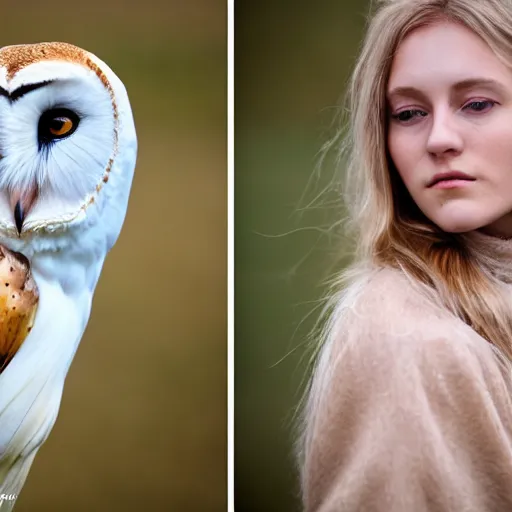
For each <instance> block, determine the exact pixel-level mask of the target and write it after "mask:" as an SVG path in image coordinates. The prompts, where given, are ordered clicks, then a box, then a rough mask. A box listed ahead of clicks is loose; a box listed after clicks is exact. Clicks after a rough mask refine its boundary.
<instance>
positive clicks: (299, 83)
mask: <svg viewBox="0 0 512 512" xmlns="http://www.w3.org/2000/svg"><path fill="white" fill-rule="evenodd" d="M235 7H236V30H235V38H236V40H235V92H236V96H235V128H236V139H235V175H236V179H235V260H236V267H235V311H236V316H235V494H236V499H235V504H236V510H237V512H253V511H254V512H261V511H279V512H288V511H290V512H291V511H296V510H300V501H299V498H298V496H299V488H298V474H297V470H296V468H295V461H294V458H293V442H294V439H295V438H294V435H295V433H294V430H293V426H294V422H293V420H294V413H295V409H296V406H297V404H298V401H299V398H300V396H301V392H302V386H303V383H304V378H305V376H306V368H307V360H308V357H309V355H310V352H309V351H308V350H307V348H306V345H307V343H308V342H307V335H308V333H309V331H310V329H311V328H312V326H313V324H314V322H315V320H316V319H317V316H318V314H319V310H318V306H320V302H319V299H320V298H321V296H322V294H323V292H324V291H325V288H324V286H323V282H324V280H325V279H326V278H327V277H329V275H330V272H331V271H332V270H333V264H334V263H335V262H336V266H335V267H334V268H336V269H340V266H341V265H342V264H343V262H344V249H343V245H342V242H341V238H340V237H339V233H338V234H337V235H336V231H335V230H334V231H329V230H330V228H332V226H333V224H334V223H335V222H336V221H338V220H339V218H340V216H341V215H342V208H341V205H340V204H339V198H338V197H337V195H336V194H333V193H329V194H327V195H325V197H323V198H322V204H323V206H322V207H321V208H306V209H305V210H302V209H301V207H304V206H305V205H307V204H308V202H309V201H310V200H312V199H313V198H314V197H315V195H316V194H317V193H318V192H319V191H321V190H322V189H323V188H324V187H326V186H327V185H328V184H329V182H330V181H331V179H332V177H333V168H332V164H331V163H330V161H327V163H326V165H325V167H324V168H323V170H322V172H321V174H320V175H319V176H317V175H316V174H315V166H316V164H317V162H318V152H319V150H320V148H321V147H322V145H323V143H325V142H326V141H327V140H328V137H329V136H331V135H332V134H333V131H332V127H331V123H332V121H333V118H334V115H335V112H336V105H337V104H339V98H340V96H341V95H342V93H343V91H344V88H345V83H346V80H347V78H348V76H349V71H350V68H351V66H352V65H353V62H354V59H355V55H356V54H357V48H358V45H359V43H360V38H361V36H362V33H363V26H364V22H365V15H366V12H367V2H359V1H356V0H352V1H345V2H330V1H328V0H319V1H318V2H315V3H314V4H313V3H304V2H303V3H296V2H291V1H285V0H280V1H279V2H270V1H265V0H262V1H260V2H258V4H255V3H252V4H251V3H249V2H245V3H239V4H237V5H236V6H235ZM303 196H304V197H303ZM332 200H334V204H331V203H330V201H332Z"/></svg>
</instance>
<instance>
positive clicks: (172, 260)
mask: <svg viewBox="0 0 512 512" xmlns="http://www.w3.org/2000/svg"><path fill="white" fill-rule="evenodd" d="M56 40H57V41H58V40H61V41H67V42H70V43H73V44H76V45H78V46H81V47H83V48H85V49H87V50H90V51H92V52H93V53H95V54H97V55H98V56H99V57H100V58H101V59H102V60H104V61H105V62H107V63H108V64H109V65H110V66H111V67H112V69H113V70H114V71H115V72H116V73H117V74H118V75H119V77H120V78H121V79H122V80H123V82H124V83H125V85H126V87H127V90H128V93H129V96H130V100H131V103H132V108H133V111H134V116H135V121H136V126H137V130H138V136H139V156H138V165H137V169H136V173H135V180H134V185H133V191H132V196H131V200H130V206H129V211H128V215H127V218H126V223H125V226H124V228H123V232H122V234H121V237H120V239H119V241H118V243H117V245H116V246H115V248H114V249H113V251H112V253H111V254H110V255H109V257H108V258H107V261H106V264H105V266H104V270H103V273H102V277H101V279H100V282H99V285H98V288H97V291H96V295H95V299H94V303H93V312H92V316H91V320H90V322H89V326H88V328H87V331H86V335H85V337H84V339H83V340H82V343H81V345H80V348H79V350H78V353H77V355H76V358H75V361H74V363H73V365H72V367H71V370H70V373H69V376H68V378H67V381H66V386H65V390H64V397H63V401H62V405H61V410H60V414H59V418H58V420H57V423H56V426H55V428H54V430H53V432H52V434H51V436H50V438H49V439H48V441H47V442H46V444H45V445H44V446H43V447H42V449H41V450H40V452H39V454H38V456H37V457H36V461H35V463H34V465H33V468H32V471H31V473H30V475H29V478H28V480H27V484H26V486H25V488H24V490H23V492H22V494H21V497H20V499H19V500H18V503H17V506H16V511H17V512H23V511H38V512H39V511H41V512H44V511H46V510H48V511H50V510H51V511H53V512H58V511H69V510H73V511H77V512H80V511H90V510H94V511H98V512H101V511H109V512H110V511H112V510H125V511H130V510H151V511H157V510H162V511H163V510H165V511H167V510H180V511H181V510H183V511H185V510H186V511H195V510H197V511H221V510H225V509H226V503H227V499H226V487H227V476H226V450H227V443H226V428H227V425H226V410H227V402H226V391H227V386H226V374H227V368H226V307H225V304H226V270H225V269H226V243H227V237H226V215H227V208H226V149H225V148H226V51H227V46H226V6H225V3H224V2H221V1H218V0H210V1H208V0H194V1H193V2H178V1H177V0H174V1H170V2H163V1H161V2H159V1H157V0H146V1H145V2H138V1H137V2H136V1H129V2H115V1H114V2H104V1H100V0H91V1H89V2H87V3H78V2H76V3H75V4H73V3H69V2H68V3H53V4H48V3H41V2H36V1H34V0H27V1H25V2H23V3H21V4H16V5H14V4H12V3H11V4H9V5H8V6H6V14H5V16H4V28H3V30H2V34H1V36H0V45H1V46H4V45H8V44H19V43H28V42H38V41H56Z"/></svg>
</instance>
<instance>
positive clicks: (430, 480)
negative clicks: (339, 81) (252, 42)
mask: <svg viewBox="0 0 512 512" xmlns="http://www.w3.org/2000/svg"><path fill="white" fill-rule="evenodd" d="M377 3H378V6H377V10H376V12H375V14H374V15H373V17H372V20H371V23H370V25H369V28H368V31H367V35H366V38H365V41H364V44H363V47H362V51H361V55H360V58H359V60H358V62H357V65H356V68H355V70H354V74H353V77H352V81H351V84H350V88H349V97H350V105H349V109H348V111H349V112H350V116H351V122H350V132H349V137H348V139H347V140H346V141H345V144H344V147H346V148H348V150H349V151H348V155H347V157H346V159H345V163H346V165H347V168H346V169H347V180H348V181H347V185H346V187H347V188H346V189H345V190H346V191H347V200H348V202H349V206H350V212H351V219H350V220H351V221H352V222H351V226H352V227H354V228H355V233H354V235H355V236H354V238H355V240H356V241H357V252H356V256H357V257H356V260H355V263H354V264H353V265H352V266H351V267H350V268H349V269H348V270H347V271H346V272H345V273H344V274H343V276H342V279H340V280H339V282H338V289H339V290H340V291H339V292H337V293H335V294H334V295H333V297H332V298H331V302H330V303H331V305H332V308H331V309H330V317H329V320H328V322H326V327H325V329H324V332H323V334H322V336H321V338H322V339H321V344H320V349H319V354H318V358H317V360H316V366H315V369H314V373H313V377H312V380H311V385H310V388H309V391H308V396H307V403H306V407H305V408H304V421H303V433H302V436H301V441H300V447H301V472H302V477H301V481H302V489H303V500H304V505H305V509H306V511H315V512H334V511H340V512H345V511H346V512H351V511H354V512H355V511H361V512H371V511H382V512H384V511H385V512H400V511H404V512H405V511H407V512H421V511H457V512H462V511H466V512H467V511H475V512H476V511H478V512H486V511H510V510H512V364H511V362H512V1H510V0H386V1H381V2H377Z"/></svg>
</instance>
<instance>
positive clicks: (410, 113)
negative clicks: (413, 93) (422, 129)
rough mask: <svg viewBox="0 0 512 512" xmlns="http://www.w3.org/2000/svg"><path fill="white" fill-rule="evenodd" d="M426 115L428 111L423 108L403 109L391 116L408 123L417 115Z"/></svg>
mask: <svg viewBox="0 0 512 512" xmlns="http://www.w3.org/2000/svg"><path fill="white" fill-rule="evenodd" d="M426 115H427V113H426V112H423V111H422V110H402V112H398V114H393V115H392V116H391V117H392V118H393V119H395V120H397V121H399V122H401V123H407V122H409V121H411V120H413V119H414V118H415V117H425V116H426Z"/></svg>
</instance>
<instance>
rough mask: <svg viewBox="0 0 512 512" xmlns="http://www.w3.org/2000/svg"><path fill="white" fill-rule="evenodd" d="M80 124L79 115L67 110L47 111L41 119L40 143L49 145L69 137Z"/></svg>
mask: <svg viewBox="0 0 512 512" xmlns="http://www.w3.org/2000/svg"><path fill="white" fill-rule="evenodd" d="M79 122H80V118H79V117H78V115H77V114H75V112H73V111H72V110H69V109H67V108H55V109H51V110H47V111H46V112H45V113H44V114H43V115H42V116H41V118H40V119H39V130H38V133H39V142H40V143H48V142H52V141H54V140H57V139H64V138H66V137H69V136H70V135H71V134H72V133H73V132H74V131H75V130H76V128H77V126H78V123H79Z"/></svg>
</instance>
